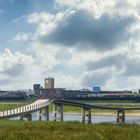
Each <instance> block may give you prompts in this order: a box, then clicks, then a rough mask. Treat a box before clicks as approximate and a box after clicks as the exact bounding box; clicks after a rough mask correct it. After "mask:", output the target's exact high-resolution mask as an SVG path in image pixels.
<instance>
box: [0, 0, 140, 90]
mask: <svg viewBox="0 0 140 140" xmlns="http://www.w3.org/2000/svg"><path fill="white" fill-rule="evenodd" d="M139 9H140V1H139V0H133V1H132V0H125V1H122V0H105V1H104V0H65V1H64V0H0V89H10V90H17V89H29V88H32V86H33V84H35V83H40V84H42V85H43V81H44V78H46V77H54V78H55V87H59V88H67V89H83V88H89V89H92V87H93V86H101V88H102V89H103V90H134V91H137V90H138V89H139V88H140V82H139V79H140V10H139Z"/></svg>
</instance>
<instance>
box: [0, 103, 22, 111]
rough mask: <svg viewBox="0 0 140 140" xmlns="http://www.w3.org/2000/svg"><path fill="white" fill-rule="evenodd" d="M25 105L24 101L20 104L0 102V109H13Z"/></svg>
mask: <svg viewBox="0 0 140 140" xmlns="http://www.w3.org/2000/svg"><path fill="white" fill-rule="evenodd" d="M23 105H25V104H24V103H21V104H10V103H9V104H0V111H4V110H9V109H14V108H17V107H20V106H23Z"/></svg>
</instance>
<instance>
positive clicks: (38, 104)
mask: <svg viewBox="0 0 140 140" xmlns="http://www.w3.org/2000/svg"><path fill="white" fill-rule="evenodd" d="M49 104H50V102H49V100H48V99H44V100H36V101H35V102H33V103H31V104H28V105H25V106H22V107H18V108H15V109H11V110H6V111H1V112H0V118H10V117H16V116H19V115H23V114H27V113H31V112H34V111H37V110H39V109H41V108H43V107H45V106H47V105H49Z"/></svg>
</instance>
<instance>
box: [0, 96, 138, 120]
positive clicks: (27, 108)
mask: <svg viewBox="0 0 140 140" xmlns="http://www.w3.org/2000/svg"><path fill="white" fill-rule="evenodd" d="M51 103H52V104H53V117H54V121H63V116H64V111H63V106H64V105H68V106H74V107H79V108H81V110H82V122H83V123H85V121H86V119H87V120H88V123H91V110H92V109H98V110H114V111H116V112H117V118H116V120H117V122H125V111H126V110H140V108H118V107H105V106H98V105H89V104H84V103H79V102H74V101H69V100H61V99H52V100H49V99H39V100H36V101H34V102H33V103H30V104H28V105H24V106H21V107H17V108H14V109H9V110H5V111H0V119H6V118H15V117H19V119H20V120H23V119H27V120H32V113H34V112H37V118H38V120H41V116H42V114H43V115H44V116H45V119H46V120H47V121H49V105H50V104H51ZM42 110H43V112H42Z"/></svg>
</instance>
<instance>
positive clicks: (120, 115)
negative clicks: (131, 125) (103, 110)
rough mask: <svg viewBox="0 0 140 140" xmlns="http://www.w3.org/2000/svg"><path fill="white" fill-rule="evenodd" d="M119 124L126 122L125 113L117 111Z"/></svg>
mask: <svg viewBox="0 0 140 140" xmlns="http://www.w3.org/2000/svg"><path fill="white" fill-rule="evenodd" d="M117 122H118V123H119V122H125V111H124V110H122V109H121V110H117Z"/></svg>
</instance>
